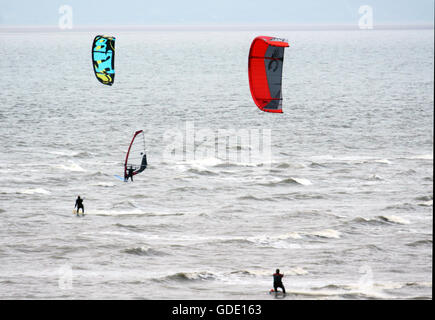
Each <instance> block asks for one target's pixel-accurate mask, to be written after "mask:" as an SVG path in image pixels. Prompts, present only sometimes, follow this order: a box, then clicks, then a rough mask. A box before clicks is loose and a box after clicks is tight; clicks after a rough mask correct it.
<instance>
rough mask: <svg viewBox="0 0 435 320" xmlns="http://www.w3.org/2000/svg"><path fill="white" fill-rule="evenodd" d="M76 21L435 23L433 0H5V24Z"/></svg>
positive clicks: (1, 21)
mask: <svg viewBox="0 0 435 320" xmlns="http://www.w3.org/2000/svg"><path fill="white" fill-rule="evenodd" d="M61 5H69V6H71V7H72V9H73V21H74V25H75V26H81V25H83V26H86V25H165V24H186V25H190V24H263V25H264V24H286V25H292V24H355V23H357V21H358V19H359V17H360V15H359V13H358V8H359V7H360V6H362V5H369V6H371V7H372V8H373V18H374V23H375V24H433V17H434V1H433V0H414V1H412V0H369V1H366V0H327V1H324V0H216V1H209V0H180V1H176V0H152V1H149V0H99V1H96V0H0V25H44V26H50V25H53V26H56V25H57V24H58V21H59V17H60V14H59V7H60V6H61Z"/></svg>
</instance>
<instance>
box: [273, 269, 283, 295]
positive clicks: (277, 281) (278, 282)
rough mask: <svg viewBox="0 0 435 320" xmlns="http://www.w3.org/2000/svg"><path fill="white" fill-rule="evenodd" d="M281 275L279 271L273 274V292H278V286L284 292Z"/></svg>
mask: <svg viewBox="0 0 435 320" xmlns="http://www.w3.org/2000/svg"><path fill="white" fill-rule="evenodd" d="M282 277H284V275H283V274H281V273H274V274H273V290H275V292H278V288H281V289H282V292H283V293H285V288H284V285H283V284H282Z"/></svg>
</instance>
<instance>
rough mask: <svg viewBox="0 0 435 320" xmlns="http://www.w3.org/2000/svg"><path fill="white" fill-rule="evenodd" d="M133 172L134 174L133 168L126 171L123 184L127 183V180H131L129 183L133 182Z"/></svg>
mask: <svg viewBox="0 0 435 320" xmlns="http://www.w3.org/2000/svg"><path fill="white" fill-rule="evenodd" d="M133 172H134V170H133V166H130V167H129V168H128V169H127V176H126V177H125V178H124V181H125V182H127V181H128V178H130V179H131V182H133Z"/></svg>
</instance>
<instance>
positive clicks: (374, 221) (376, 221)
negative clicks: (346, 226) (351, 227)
mask: <svg viewBox="0 0 435 320" xmlns="http://www.w3.org/2000/svg"><path fill="white" fill-rule="evenodd" d="M351 223H357V224H367V225H382V224H385V223H386V222H385V220H383V219H379V218H364V217H356V218H354V219H352V220H351Z"/></svg>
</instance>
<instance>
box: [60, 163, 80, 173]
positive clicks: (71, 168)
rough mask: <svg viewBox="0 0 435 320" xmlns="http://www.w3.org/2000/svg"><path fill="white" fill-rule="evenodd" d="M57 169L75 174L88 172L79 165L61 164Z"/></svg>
mask: <svg viewBox="0 0 435 320" xmlns="http://www.w3.org/2000/svg"><path fill="white" fill-rule="evenodd" d="M57 168H60V169H63V170H67V171H73V172H86V170H85V169H83V168H82V167H80V166H79V165H78V164H77V163H71V164H70V165H63V164H61V165H57Z"/></svg>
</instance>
